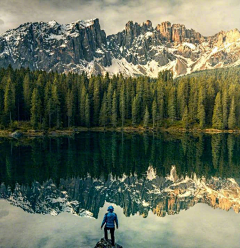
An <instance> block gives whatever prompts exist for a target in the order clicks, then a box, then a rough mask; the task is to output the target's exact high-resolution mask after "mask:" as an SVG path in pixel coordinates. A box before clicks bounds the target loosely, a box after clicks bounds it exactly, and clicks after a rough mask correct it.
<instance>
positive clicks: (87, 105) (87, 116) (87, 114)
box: [84, 94, 90, 127]
mask: <svg viewBox="0 0 240 248" xmlns="http://www.w3.org/2000/svg"><path fill="white" fill-rule="evenodd" d="M84 112H85V118H84V119H85V125H86V127H90V100H89V96H88V94H87V95H86V102H85V111H84Z"/></svg>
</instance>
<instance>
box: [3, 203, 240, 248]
mask: <svg viewBox="0 0 240 248" xmlns="http://www.w3.org/2000/svg"><path fill="white" fill-rule="evenodd" d="M109 205H110V204H109V203H105V205H104V206H103V208H101V209H100V212H99V219H89V218H86V217H77V216H74V215H72V214H68V213H61V214H59V215H58V216H51V215H40V214H29V213H27V212H24V211H23V210H22V209H21V208H18V207H15V206H12V205H10V203H9V202H7V201H6V200H1V199H0V244H1V247H2V248H9V247H18V248H28V247H31V248H32V247H41V248H54V247H71V248H75V247H76V248H77V247H81V248H89V247H94V245H95V244H96V243H97V241H98V240H99V239H100V238H102V237H103V230H101V229H100V225H101V222H102V218H103V216H104V214H105V213H106V209H107V207H108V206H109ZM113 206H114V209H115V212H116V213H117V215H118V219H119V229H117V230H116V234H115V236H116V242H117V243H119V244H121V245H122V246H123V247H124V248H126V247H127V248H135V247H139V248H146V247H171V248H180V247H184V248H192V247H198V248H206V247H218V248H225V247H231V248H239V238H240V233H239V220H240V214H236V213H234V212H233V210H230V211H228V212H227V211H224V210H220V209H213V208H211V207H210V206H208V205H206V204H202V203H199V204H197V205H195V206H194V207H191V208H190V209H188V210H186V211H181V212H180V214H176V215H167V216H166V217H164V218H161V217H157V216H156V215H154V214H153V213H152V212H150V213H149V215H148V217H147V218H143V217H142V216H140V215H138V214H136V215H134V216H131V217H126V216H125V215H124V214H123V209H121V208H120V207H119V206H116V205H114V204H113ZM143 234H144V235H143Z"/></svg>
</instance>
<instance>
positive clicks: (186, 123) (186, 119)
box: [182, 106, 189, 129]
mask: <svg viewBox="0 0 240 248" xmlns="http://www.w3.org/2000/svg"><path fill="white" fill-rule="evenodd" d="M182 123H183V127H184V128H186V129H188V128H189V116H188V107H187V106H185V108H184V112H183V117H182Z"/></svg>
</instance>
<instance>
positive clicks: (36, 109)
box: [31, 88, 40, 129]
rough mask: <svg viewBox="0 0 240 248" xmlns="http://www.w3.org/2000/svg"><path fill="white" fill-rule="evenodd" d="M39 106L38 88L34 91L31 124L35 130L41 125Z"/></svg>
mask: <svg viewBox="0 0 240 248" xmlns="http://www.w3.org/2000/svg"><path fill="white" fill-rule="evenodd" d="M39 105H40V99H39V94H38V90H37V88H35V89H34V90H33V93H32V100H31V124H32V126H33V128H34V129H36V128H37V127H38V123H39Z"/></svg>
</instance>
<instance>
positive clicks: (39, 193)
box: [0, 166, 240, 218]
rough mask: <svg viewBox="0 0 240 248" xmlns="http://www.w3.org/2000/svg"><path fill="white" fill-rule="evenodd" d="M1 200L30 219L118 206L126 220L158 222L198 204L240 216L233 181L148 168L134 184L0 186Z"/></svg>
mask: <svg viewBox="0 0 240 248" xmlns="http://www.w3.org/2000/svg"><path fill="white" fill-rule="evenodd" d="M0 198H4V199H7V200H8V201H9V202H11V203H12V204H13V205H15V206H18V207H21V208H22V209H23V210H25V211H27V212H30V213H40V214H52V215H57V214H59V213H61V212H69V213H72V214H75V215H79V216H86V217H92V216H93V217H95V218H97V217H98V213H99V209H100V208H101V207H103V205H104V203H105V202H106V201H107V202H111V203H115V204H116V205H118V206H120V207H121V208H122V209H123V211H124V214H125V215H126V216H130V215H134V214H138V213H139V214H141V215H142V216H143V217H147V216H148V212H149V211H152V212H153V213H154V214H156V215H157V216H160V217H164V216H166V215H167V214H168V215H174V214H178V213H179V212H180V211H181V210H187V209H189V208H190V207H192V206H194V205H195V204H197V203H205V204H208V205H209V206H211V207H213V208H220V209H223V210H226V211H228V210H229V209H231V208H232V209H233V210H234V211H235V212H236V213H239V212H240V187H239V184H238V183H237V182H236V180H235V179H233V178H228V179H222V178H217V177H211V178H209V179H206V178H204V177H202V178H197V177H196V175H193V176H192V177H187V176H181V177H180V176H177V172H176V168H175V166H173V167H172V169H171V172H170V175H169V176H167V177H159V176H157V175H156V173H155V171H154V169H153V168H152V167H149V169H148V171H147V173H146V175H145V176H144V177H142V178H139V177H138V176H137V175H136V176H132V177H127V176H123V177H122V178H120V179H116V178H113V177H112V176H111V175H109V177H108V179H107V180H105V179H93V178H91V177H86V178H84V179H80V178H69V179H61V180H60V183H59V185H58V186H56V184H54V183H53V181H52V180H48V181H46V182H45V183H43V184H42V185H41V184H40V183H38V182H34V183H33V184H32V186H31V187H29V186H24V185H19V184H16V186H15V188H14V190H11V189H10V187H7V186H5V184H4V183H2V184H1V186H0Z"/></svg>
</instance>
